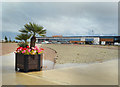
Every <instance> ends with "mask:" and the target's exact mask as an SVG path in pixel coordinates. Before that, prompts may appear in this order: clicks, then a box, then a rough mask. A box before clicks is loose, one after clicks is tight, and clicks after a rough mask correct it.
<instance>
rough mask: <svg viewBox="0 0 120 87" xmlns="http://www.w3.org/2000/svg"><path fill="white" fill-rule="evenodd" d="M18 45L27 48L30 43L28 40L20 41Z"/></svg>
mask: <svg viewBox="0 0 120 87" xmlns="http://www.w3.org/2000/svg"><path fill="white" fill-rule="evenodd" d="M18 46H19V47H23V48H25V47H27V46H28V43H27V42H26V43H25V42H20V43H18Z"/></svg>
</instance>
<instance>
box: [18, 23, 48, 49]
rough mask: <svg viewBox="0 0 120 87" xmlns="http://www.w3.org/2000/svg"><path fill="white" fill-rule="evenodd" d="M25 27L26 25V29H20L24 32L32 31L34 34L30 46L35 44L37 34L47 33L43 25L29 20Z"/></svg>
mask: <svg viewBox="0 0 120 87" xmlns="http://www.w3.org/2000/svg"><path fill="white" fill-rule="evenodd" d="M24 27H25V29H21V30H19V31H20V32H21V33H24V34H28V33H30V35H31V36H32V38H31V43H30V47H34V46H35V42H36V34H38V35H40V36H45V34H46V29H44V27H43V26H39V25H38V24H35V23H31V22H29V24H25V25H24Z"/></svg>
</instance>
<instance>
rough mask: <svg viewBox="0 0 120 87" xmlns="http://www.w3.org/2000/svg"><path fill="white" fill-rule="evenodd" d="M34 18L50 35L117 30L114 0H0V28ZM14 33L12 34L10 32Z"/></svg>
mask: <svg viewBox="0 0 120 87" xmlns="http://www.w3.org/2000/svg"><path fill="white" fill-rule="evenodd" d="M29 22H34V23H36V24H39V25H42V26H44V27H45V28H46V30H47V36H52V35H90V34H91V31H92V30H93V31H94V34H100V35H101V34H118V23H117V22H118V3H117V2H103V3H102V2H29V3H28V2H11V3H10V2H3V4H2V32H3V36H4V35H5V34H7V33H9V35H11V34H17V33H18V30H20V29H21V28H23V26H24V25H25V24H26V23H29ZM11 36H13V35H11Z"/></svg>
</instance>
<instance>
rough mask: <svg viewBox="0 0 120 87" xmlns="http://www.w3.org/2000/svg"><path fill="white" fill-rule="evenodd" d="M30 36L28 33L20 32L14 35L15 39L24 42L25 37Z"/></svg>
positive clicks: (25, 40)
mask: <svg viewBox="0 0 120 87" xmlns="http://www.w3.org/2000/svg"><path fill="white" fill-rule="evenodd" d="M30 37H31V35H30V34H20V35H17V37H15V39H17V40H21V41H22V40H24V42H25V43H26V42H27V39H29V38H30Z"/></svg>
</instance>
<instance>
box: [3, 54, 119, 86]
mask: <svg viewBox="0 0 120 87" xmlns="http://www.w3.org/2000/svg"><path fill="white" fill-rule="evenodd" d="M45 61H46V60H45ZM46 64H48V62H47V63H46ZM56 66H57V65H56ZM14 67H15V55H14V53H10V54H7V55H4V56H2V85H117V84H118V60H117V59H113V60H109V61H106V62H102V63H91V64H80V65H78V66H72V67H64V68H58V69H51V70H43V71H40V72H29V73H22V72H15V70H14Z"/></svg>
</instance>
